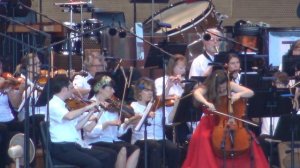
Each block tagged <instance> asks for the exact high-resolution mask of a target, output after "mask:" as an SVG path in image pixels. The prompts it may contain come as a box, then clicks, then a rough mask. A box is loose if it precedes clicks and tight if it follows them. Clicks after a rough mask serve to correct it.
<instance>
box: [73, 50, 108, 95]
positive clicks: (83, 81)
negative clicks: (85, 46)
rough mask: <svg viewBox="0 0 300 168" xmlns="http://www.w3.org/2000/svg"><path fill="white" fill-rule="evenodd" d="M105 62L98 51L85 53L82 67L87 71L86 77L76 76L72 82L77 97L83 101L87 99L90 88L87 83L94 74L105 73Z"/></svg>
mask: <svg viewBox="0 0 300 168" xmlns="http://www.w3.org/2000/svg"><path fill="white" fill-rule="evenodd" d="M106 66H107V65H106V61H105V58H104V56H103V55H101V53H100V50H95V51H92V52H87V54H86V56H85V60H84V67H85V69H86V70H87V73H88V74H87V76H82V75H76V76H75V78H74V80H73V85H74V88H75V89H77V91H76V92H75V93H74V94H77V95H78V96H79V97H81V96H83V98H84V99H88V95H89V93H90V90H91V87H90V84H88V81H89V80H90V79H92V78H94V76H95V74H96V72H105V71H106Z"/></svg>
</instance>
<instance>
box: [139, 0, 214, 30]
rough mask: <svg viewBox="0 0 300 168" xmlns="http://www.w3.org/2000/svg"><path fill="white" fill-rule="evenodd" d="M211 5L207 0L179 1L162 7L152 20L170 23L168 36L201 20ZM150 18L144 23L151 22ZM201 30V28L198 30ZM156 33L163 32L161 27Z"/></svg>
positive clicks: (209, 10) (210, 8)
mask: <svg viewBox="0 0 300 168" xmlns="http://www.w3.org/2000/svg"><path fill="white" fill-rule="evenodd" d="M212 9H213V8H212V5H210V2H208V1H198V2H193V3H186V2H179V3H176V4H174V5H171V6H170V7H168V8H165V9H163V10H162V11H160V12H159V13H157V14H156V15H155V16H154V17H153V20H154V21H157V20H158V21H160V22H163V23H168V24H171V26H172V28H170V29H167V34H168V35H169V36H173V35H176V34H178V33H180V32H182V31H186V30H188V29H190V28H192V27H194V26H196V25H197V24H199V23H200V22H202V21H203V20H205V19H206V17H207V16H208V15H209V14H210V13H211V12H212ZM151 22H152V18H151V17H150V18H148V19H147V20H146V21H145V22H144V24H151ZM199 31H201V29H200V30H199ZM155 32H156V33H163V32H164V30H163V28H159V29H158V30H156V31H155Z"/></svg>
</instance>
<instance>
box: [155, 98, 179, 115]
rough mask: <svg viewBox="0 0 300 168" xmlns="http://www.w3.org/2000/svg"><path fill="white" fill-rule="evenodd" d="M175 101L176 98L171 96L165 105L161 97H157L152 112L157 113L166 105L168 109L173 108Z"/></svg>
mask: <svg viewBox="0 0 300 168" xmlns="http://www.w3.org/2000/svg"><path fill="white" fill-rule="evenodd" d="M175 99H176V96H175V95H174V96H169V97H168V98H166V99H165V103H163V101H162V97H161V96H157V97H156V98H155V100H154V103H153V105H152V107H151V111H156V110H157V109H159V108H161V107H162V106H163V105H164V104H165V106H166V107H172V106H174V104H175Z"/></svg>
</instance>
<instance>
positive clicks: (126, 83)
mask: <svg viewBox="0 0 300 168" xmlns="http://www.w3.org/2000/svg"><path fill="white" fill-rule="evenodd" d="M120 69H121V71H122V74H123V77H124V79H125V83H124V87H123V94H122V100H121V107H120V112H119V120H121V118H122V111H123V104H124V99H125V93H126V89H127V85H128V78H127V76H126V74H125V71H124V68H123V66H120Z"/></svg>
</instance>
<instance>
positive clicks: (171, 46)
mask: <svg viewBox="0 0 300 168" xmlns="http://www.w3.org/2000/svg"><path fill="white" fill-rule="evenodd" d="M156 46H158V47H159V48H161V49H163V50H165V51H167V52H169V53H171V54H182V55H185V52H186V48H187V45H186V44H182V43H170V42H169V43H168V42H162V43H159V44H158V45H156ZM163 57H164V58H165V59H167V60H169V58H170V56H168V55H166V54H164V53H162V52H161V51H160V50H158V49H156V48H155V47H153V46H151V47H150V49H149V53H148V56H147V58H146V61H145V65H144V66H145V67H156V66H158V68H160V69H162V68H163V61H162V58H163Z"/></svg>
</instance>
